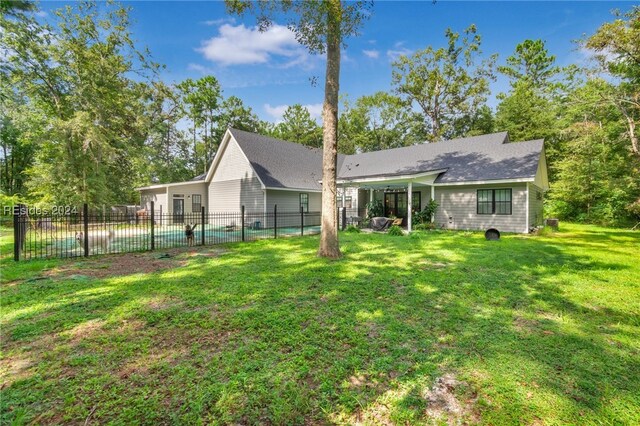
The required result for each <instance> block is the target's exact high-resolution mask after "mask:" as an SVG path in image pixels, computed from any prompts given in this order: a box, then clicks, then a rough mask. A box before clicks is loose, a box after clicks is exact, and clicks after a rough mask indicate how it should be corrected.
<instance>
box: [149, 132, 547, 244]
mask: <svg viewBox="0 0 640 426" xmlns="http://www.w3.org/2000/svg"><path fill="white" fill-rule="evenodd" d="M337 178H338V194H337V195H338V201H339V203H338V204H339V206H342V207H347V208H353V209H360V210H362V209H364V208H365V206H366V204H367V203H368V202H370V201H373V200H379V201H380V202H382V205H383V208H384V214H385V216H392V215H393V216H396V217H402V218H404V224H405V225H406V226H407V228H408V229H409V230H411V227H412V223H411V215H409V214H407V212H408V211H416V210H421V209H423V208H424V207H425V206H426V205H427V203H428V202H429V200H430V199H435V200H436V201H437V202H438V205H439V207H438V210H437V213H436V215H435V218H434V222H435V223H436V226H437V227H442V228H447V229H465V230H484V229H487V228H497V229H498V230H500V231H504V232H522V233H526V232H529V230H530V229H531V228H532V227H533V226H536V225H539V224H541V223H542V220H543V217H542V201H543V195H544V192H545V191H546V190H547V189H548V188H549V182H548V179H547V164H546V159H545V152H544V143H543V141H542V140H533V141H527V142H511V141H510V140H509V136H508V135H507V133H506V132H501V133H494V134H489V135H482V136H473V137H467V138H460V139H454V140H448V141H442V142H438V143H424V144H420V145H413V146H408V147H403V148H394V149H388V150H383V151H375V152H367V153H361V154H354V155H339V156H338V173H337ZM321 180H322V150H321V149H317V148H310V147H307V146H304V145H300V144H296V143H291V142H286V141H282V140H278V139H274V138H271V137H266V136H261V135H258V134H255V133H250V132H246V131H241V130H236V129H229V130H227V132H226V133H225V135H224V137H223V139H222V142H221V144H220V147H219V149H218V153H217V154H216V156H215V159H214V160H213V163H212V164H211V167H210V168H209V170H208V172H207V173H206V174H205V175H201V176H198V177H196V178H194V179H192V180H190V181H186V182H177V183H169V184H163V185H151V186H146V187H143V188H138V190H139V191H140V196H141V204H142V205H143V206H145V207H146V208H150V202H151V201H154V202H155V209H156V211H158V210H160V211H163V212H166V213H170V214H172V215H174V216H173V218H174V221H177V222H180V220H181V215H184V214H189V213H192V212H199V211H200V209H201V208H202V207H203V206H204V208H205V211H206V212H211V213H215V212H221V213H223V212H238V211H240V208H241V206H245V209H246V211H247V212H250V213H253V214H259V213H266V212H271V211H273V208H274V206H275V205H277V208H278V211H285V212H297V211H299V209H300V207H302V208H303V209H304V210H305V212H313V211H320V210H321V188H322V183H321Z"/></svg>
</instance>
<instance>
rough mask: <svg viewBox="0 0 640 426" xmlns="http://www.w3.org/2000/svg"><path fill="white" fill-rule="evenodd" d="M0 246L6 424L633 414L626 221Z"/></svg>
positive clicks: (635, 282)
mask: <svg viewBox="0 0 640 426" xmlns="http://www.w3.org/2000/svg"><path fill="white" fill-rule="evenodd" d="M1 243H2V252H3V254H4V258H3V259H2V260H1V261H0V262H1V266H2V288H1V293H0V295H1V303H2V306H1V308H2V313H1V323H0V324H1V326H2V354H1V367H2V370H1V371H0V373H1V374H2V379H1V381H2V382H3V385H2V391H1V392H2V397H1V401H0V416H1V417H0V423H3V424H4V423H11V422H13V423H16V424H24V423H38V424H54V423H63V422H64V423H76V424H77V423H83V424H84V423H85V422H86V423H88V424H92V423H100V424H102V423H114V424H123V423H141V424H158V423H164V424H199V423H213V424H228V423H234V424H258V423H261V424H264V423H273V424H303V423H305V424H315V423H342V424H354V423H363V424H384V423H395V424H407V423H437V422H451V423H455V422H468V423H483V424H494V425H500V424H614V423H615V424H639V423H640V262H639V260H640V258H639V257H638V253H639V252H640V233H638V232H631V231H624V230H613V229H604V228H598V227H594V226H578V225H563V227H562V230H561V231H560V232H557V233H551V234H546V235H543V236H522V235H506V236H504V235H503V238H502V240H501V241H498V242H487V241H485V240H484V239H483V237H482V234H479V233H465V232H456V233H454V232H430V233H415V234H413V235H411V236H408V237H390V236H387V235H371V234H357V233H343V234H341V243H342V250H343V253H344V257H343V258H342V259H341V260H338V261H328V260H325V259H320V258H317V257H316V256H315V252H316V248H317V244H318V237H313V236H312V237H304V238H283V239H278V240H265V241H256V242H251V243H246V244H231V245H227V246H216V247H209V248H207V249H205V250H199V251H198V250H191V251H185V250H183V251H178V252H174V253H173V254H174V256H173V257H170V258H168V259H160V258H159V256H158V255H159V254H160V253H158V252H155V253H148V254H138V255H136V257H134V258H132V257H131V255H129V256H104V257H97V258H94V259H91V258H90V259H88V260H84V259H80V260H73V261H55V260H47V261H32V262H23V263H18V264H14V263H13V262H12V261H11V260H10V258H11V254H12V252H11V241H10V240H9V238H8V237H7V236H4V237H2V239H1ZM126 259H129V260H126Z"/></svg>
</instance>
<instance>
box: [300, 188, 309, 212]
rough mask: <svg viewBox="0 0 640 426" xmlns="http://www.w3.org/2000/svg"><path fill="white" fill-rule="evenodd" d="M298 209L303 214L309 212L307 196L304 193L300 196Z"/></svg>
mask: <svg viewBox="0 0 640 426" xmlns="http://www.w3.org/2000/svg"><path fill="white" fill-rule="evenodd" d="M300 207H301V208H302V211H303V212H305V213H308V212H309V194H307V193H304V192H303V193H301V194H300Z"/></svg>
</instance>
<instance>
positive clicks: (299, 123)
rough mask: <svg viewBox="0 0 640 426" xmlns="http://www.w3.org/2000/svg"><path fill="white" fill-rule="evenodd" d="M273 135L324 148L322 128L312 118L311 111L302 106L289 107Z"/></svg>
mask: <svg viewBox="0 0 640 426" xmlns="http://www.w3.org/2000/svg"><path fill="white" fill-rule="evenodd" d="M273 134H274V136H276V137H278V138H280V139H284V140H287V141H290V142H296V143H299V144H302V145H307V146H312V147H314V148H319V147H321V146H322V128H321V127H320V126H318V124H317V123H316V121H315V120H314V119H313V118H312V117H311V113H310V112H309V110H308V109H307V108H305V107H304V106H302V105H300V104H293V105H290V106H288V107H287V109H286V110H285V112H284V114H282V121H281V122H280V123H278V124H276V126H275V128H274V132H273Z"/></svg>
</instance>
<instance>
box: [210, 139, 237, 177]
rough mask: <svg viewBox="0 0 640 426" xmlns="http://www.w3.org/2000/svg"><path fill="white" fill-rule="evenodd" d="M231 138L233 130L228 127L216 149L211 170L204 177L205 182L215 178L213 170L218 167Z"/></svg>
mask: <svg viewBox="0 0 640 426" xmlns="http://www.w3.org/2000/svg"><path fill="white" fill-rule="evenodd" d="M230 138H231V132H230V131H229V129H227V131H226V132H225V133H224V136H222V141H221V142H220V146H219V147H218V150H217V151H216V156H215V157H214V158H213V162H212V163H211V167H209V171H208V172H207V175H206V176H205V178H204V181H205V182H207V183H209V182H211V178H213V172H214V170H215V169H216V168H217V167H218V164H219V163H220V159H221V158H222V153H223V152H224V150H225V149H226V148H227V145H228V144H229V139H230ZM241 151H242V150H241Z"/></svg>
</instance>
